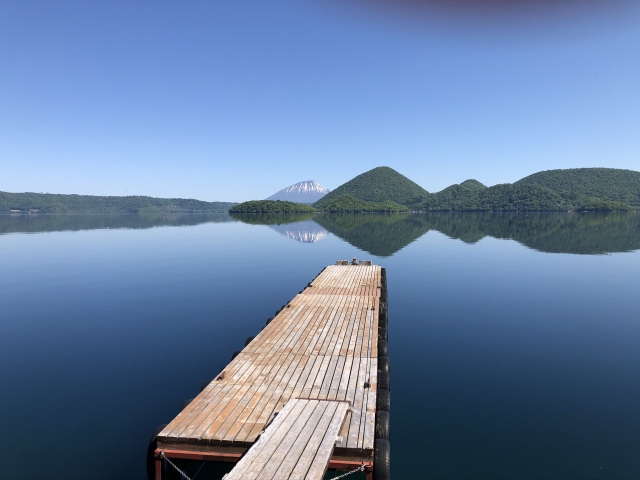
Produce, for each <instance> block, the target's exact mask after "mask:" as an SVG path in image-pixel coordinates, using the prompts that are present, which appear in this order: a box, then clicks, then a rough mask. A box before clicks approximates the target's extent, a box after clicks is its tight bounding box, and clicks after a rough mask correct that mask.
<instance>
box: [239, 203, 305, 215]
mask: <svg viewBox="0 0 640 480" xmlns="http://www.w3.org/2000/svg"><path fill="white" fill-rule="evenodd" d="M315 212H316V209H315V208H313V207H310V206H309V205H305V204H304V203H296V202H288V201H286V200H251V201H248V202H242V203H239V204H238V205H235V206H234V207H232V208H231V209H230V210H229V213H315Z"/></svg>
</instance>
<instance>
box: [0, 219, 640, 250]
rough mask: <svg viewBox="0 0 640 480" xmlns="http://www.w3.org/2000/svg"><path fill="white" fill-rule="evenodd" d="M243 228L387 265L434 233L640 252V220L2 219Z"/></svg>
mask: <svg viewBox="0 0 640 480" xmlns="http://www.w3.org/2000/svg"><path fill="white" fill-rule="evenodd" d="M237 221H239V222H242V223H247V224H251V225H266V226H270V227H271V228H273V229H274V230H276V231H277V232H279V233H280V234H282V235H285V236H287V237H288V238H291V239H293V240H296V241H299V242H304V243H315V242H318V241H319V240H322V239H323V238H326V237H327V236H328V235H329V234H330V233H331V234H333V235H335V236H337V237H339V238H341V239H343V240H344V241H346V242H348V243H349V244H351V245H353V246H354V247H356V248H359V249H360V250H363V251H366V252H368V253H370V254H371V255H375V256H377V257H389V256H391V255H393V254H394V253H396V252H398V251H399V250H401V249H402V248H404V247H406V246H407V245H409V244H410V243H412V242H413V241H415V240H417V239H418V238H420V237H421V236H422V235H424V234H425V233H427V232H428V231H430V230H434V231H437V232H440V233H442V234H444V235H446V236H448V237H449V238H452V239H457V240H461V241H463V242H465V243H470V244H473V243H476V242H478V241H480V240H482V239H483V238H485V237H493V238H499V239H509V240H515V241H517V242H519V243H520V244H522V245H524V246H526V247H528V248H531V249H534V250H538V251H541V252H548V253H573V254H583V255H601V254H607V253H615V252H629V251H633V250H640V214H638V213H634V212H629V213H527V214H525V213H520V214H516V213H428V214H360V215H358V214H352V215H349V214H343V215H314V214H284V215H255V214H251V215H227V214H181V215H172V214H131V215H127V214H121V215H17V216H12V215H0V235H2V234H9V233H41V232H55V231H77V230H94V229H145V228H154V227H162V226H195V225H199V224H204V223H224V222H237Z"/></svg>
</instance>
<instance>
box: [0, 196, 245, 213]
mask: <svg viewBox="0 0 640 480" xmlns="http://www.w3.org/2000/svg"><path fill="white" fill-rule="evenodd" d="M233 205H235V203H231V202H203V201H200V200H192V199H184V198H153V197H141V196H131V197H98V196H93V195H58V194H52V193H8V192H0V213H226V212H228V211H229V208H230V207H232V206H233Z"/></svg>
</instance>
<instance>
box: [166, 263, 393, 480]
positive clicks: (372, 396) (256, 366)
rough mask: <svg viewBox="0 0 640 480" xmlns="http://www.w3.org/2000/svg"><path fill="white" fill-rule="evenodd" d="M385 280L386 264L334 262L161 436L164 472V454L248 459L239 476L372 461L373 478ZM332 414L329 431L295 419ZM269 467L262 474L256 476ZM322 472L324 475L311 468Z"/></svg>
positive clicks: (233, 475)
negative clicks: (321, 446)
mask: <svg viewBox="0 0 640 480" xmlns="http://www.w3.org/2000/svg"><path fill="white" fill-rule="evenodd" d="M385 282H386V280H385V279H383V271H382V270H381V268H380V267H379V266H376V265H370V266H364V265H357V266H352V265H332V266H329V267H327V268H325V269H324V270H323V271H322V272H321V273H320V274H319V275H318V276H317V277H316V278H315V279H314V280H313V281H312V282H311V283H309V285H308V286H307V288H305V289H304V290H303V291H302V292H301V293H300V294H298V295H297V296H296V297H295V298H293V300H291V301H290V302H289V303H288V304H287V305H286V306H285V307H284V308H283V309H282V310H281V311H279V312H278V314H277V315H276V316H275V317H274V318H273V320H271V321H270V322H269V323H268V325H267V326H266V327H265V328H264V329H263V330H262V331H261V332H260V333H259V334H258V335H257V336H256V337H255V338H254V339H253V340H252V341H251V343H249V344H248V345H247V346H246V347H245V348H244V349H243V350H242V351H241V352H240V353H239V354H238V355H237V356H236V357H235V358H234V359H233V360H232V361H231V363H229V364H228V365H227V366H226V367H225V368H224V369H223V371H222V372H221V373H220V374H219V375H218V376H217V377H216V378H215V379H214V380H213V381H211V383H210V384H209V385H207V386H206V387H205V388H204V389H203V390H202V392H201V393H200V394H199V395H198V396H197V397H196V398H195V399H194V400H193V401H192V402H191V403H190V404H189V405H188V406H187V407H186V408H184V410H182V412H180V414H178V416H176V418H175V419H173V421H172V422H171V423H169V424H168V425H167V426H166V427H165V428H164V429H163V430H162V431H161V432H160V433H159V434H158V436H157V450H156V451H155V453H156V458H157V459H158V460H157V462H156V478H157V479H161V478H162V474H161V470H160V457H161V456H165V457H167V458H169V459H171V458H174V459H192V460H212V461H233V462H237V461H239V460H240V459H241V458H242V461H241V462H240V464H238V465H237V466H236V467H235V468H234V470H233V471H232V472H231V474H229V476H228V478H230V479H235V478H274V479H275V478H322V475H324V472H325V471H326V469H327V468H337V469H341V470H350V469H353V468H355V467H358V466H361V465H362V464H363V463H364V464H365V466H366V469H367V471H368V472H369V475H368V476H370V472H371V471H372V467H373V458H374V438H375V434H376V432H375V430H376V393H377V379H378V323H379V317H380V312H381V310H380V307H381V296H382V295H383V293H382V292H383V291H384V292H385V293H384V295H386V283H385ZM383 283H385V285H384V290H383ZM383 306H384V308H385V309H386V297H385V298H384V299H383ZM384 315H385V316H386V310H385V312H384ZM384 326H385V327H386V324H385V325H384ZM385 332H386V330H385ZM385 339H386V338H385ZM385 345H386V343H385ZM385 358H386V357H385ZM386 393H388V392H386ZM321 410H322V414H321ZM329 410H331V411H333V413H334V414H336V415H337V417H336V420H332V421H330V422H329V423H328V424H327V426H326V429H325V428H320V427H319V426H318V425H317V424H314V423H313V422H314V421H313V420H309V419H308V418H307V419H306V420H304V419H303V418H302V417H300V418H299V417H297V416H292V415H294V414H295V413H296V412H297V413H298V414H299V415H302V412H306V413H308V414H310V415H311V417H313V418H316V419H320V418H322V419H324V420H325V421H326V416H323V414H324V412H325V411H326V412H329ZM336 412H337V413H336ZM314 415H315V416H314ZM340 416H342V418H341V419H340V420H338V418H339V417H340ZM311 417H310V418H311ZM287 418H289V420H290V421H293V424H287V423H286V420H287ZM308 421H310V422H311V423H308ZM316 423H317V422H316ZM338 423H339V427H338V428H336V425H338ZM292 425H297V426H298V427H300V428H299V429H298V430H296V429H295V428H293V427H292ZM329 425H331V426H332V429H331V428H329ZM267 427H268V428H267ZM285 427H286V428H287V430H285V431H282V428H285ZM316 427H317V428H316ZM279 428H280V430H278V429H279ZM292 428H293V429H292ZM278 432H279V433H278ZM287 432H288V436H287ZM314 432H315V437H314ZM282 435H284V436H282ZM298 436H300V438H298ZM319 436H322V439H320V438H319ZM332 436H333V437H335V438H333V439H331V437H332ZM294 437H295V438H298V440H297V441H296V442H293V439H294ZM325 437H326V438H325ZM269 438H271V441H269ZM274 438H275V439H278V440H279V441H278V442H277V443H276V444H274V443H273V442H274V441H275V440H274ZM284 438H287V439H288V440H287V442H288V443H287V442H285V443H282V440H283V439H284ZM327 439H330V440H327ZM301 441H302V442H304V444H300V443H301ZM318 441H320V444H322V445H326V444H327V442H329V443H330V444H331V449H330V451H329V453H327V452H328V450H326V449H325V450H324V454H322V453H321V452H320V451H319V450H316V451H315V452H314V450H313V447H309V448H306V447H307V446H308V445H316V443H317V442H318ZM323 442H324V443H323ZM320 444H318V445H320ZM254 445H255V447H254V448H251V447H252V446H254ZM260 445H262V447H260ZM265 446H266V449H265ZM293 446H295V448H294V449H293V450H292V449H291V448H292V447H293ZM287 447H289V449H287ZM303 447H304V448H303ZM250 448H251V450H250V451H249V452H248V453H247V450H248V449H250ZM305 452H306V453H305ZM312 452H313V457H311V455H312ZM305 454H306V456H305ZM274 455H275V456H274ZM325 457H326V458H325ZM314 459H315V460H314ZM261 461H262V462H263V464H262V466H260V465H259V464H260V462H261ZM264 462H266V463H264ZM314 462H315V463H314ZM318 462H319V463H318ZM319 465H321V467H320V466H319ZM265 468H266V470H264V472H263V473H262V474H261V475H260V476H256V475H254V476H250V475H249V473H248V472H256V471H257V473H260V471H262V469H265ZM238 469H240V470H238ZM305 469H306V470H305ZM303 470H304V472H305V474H304V475H303V476H300V472H301V471H303ZM320 470H322V474H321V475H320V476H319V477H316V476H314V475H312V474H311V473H310V472H318V471H320ZM285 471H286V472H288V473H287V475H290V476H286V475H284V473H283V472H285ZM238 472H244V473H242V474H240V473H238ZM265 472H266V473H265ZM267 473H269V474H272V475H271V476H268V475H267ZM294 473H295V474H294Z"/></svg>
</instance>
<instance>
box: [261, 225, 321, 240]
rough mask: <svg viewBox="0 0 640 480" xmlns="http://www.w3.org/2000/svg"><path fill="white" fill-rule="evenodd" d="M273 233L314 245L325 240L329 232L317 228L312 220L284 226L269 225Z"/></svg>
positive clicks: (319, 227)
mask: <svg viewBox="0 0 640 480" xmlns="http://www.w3.org/2000/svg"><path fill="white" fill-rule="evenodd" d="M271 228H273V229H274V230H275V231H277V232H279V233H280V234H281V235H284V236H285V237H288V238H290V239H291V240H296V241H298V242H302V243H316V242H319V241H320V240H322V239H323V238H327V236H328V235H329V232H328V231H327V230H326V229H324V228H322V227H321V226H319V225H318V224H317V223H316V222H314V221H313V220H304V221H302V222H298V223H293V224H286V225H271Z"/></svg>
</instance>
